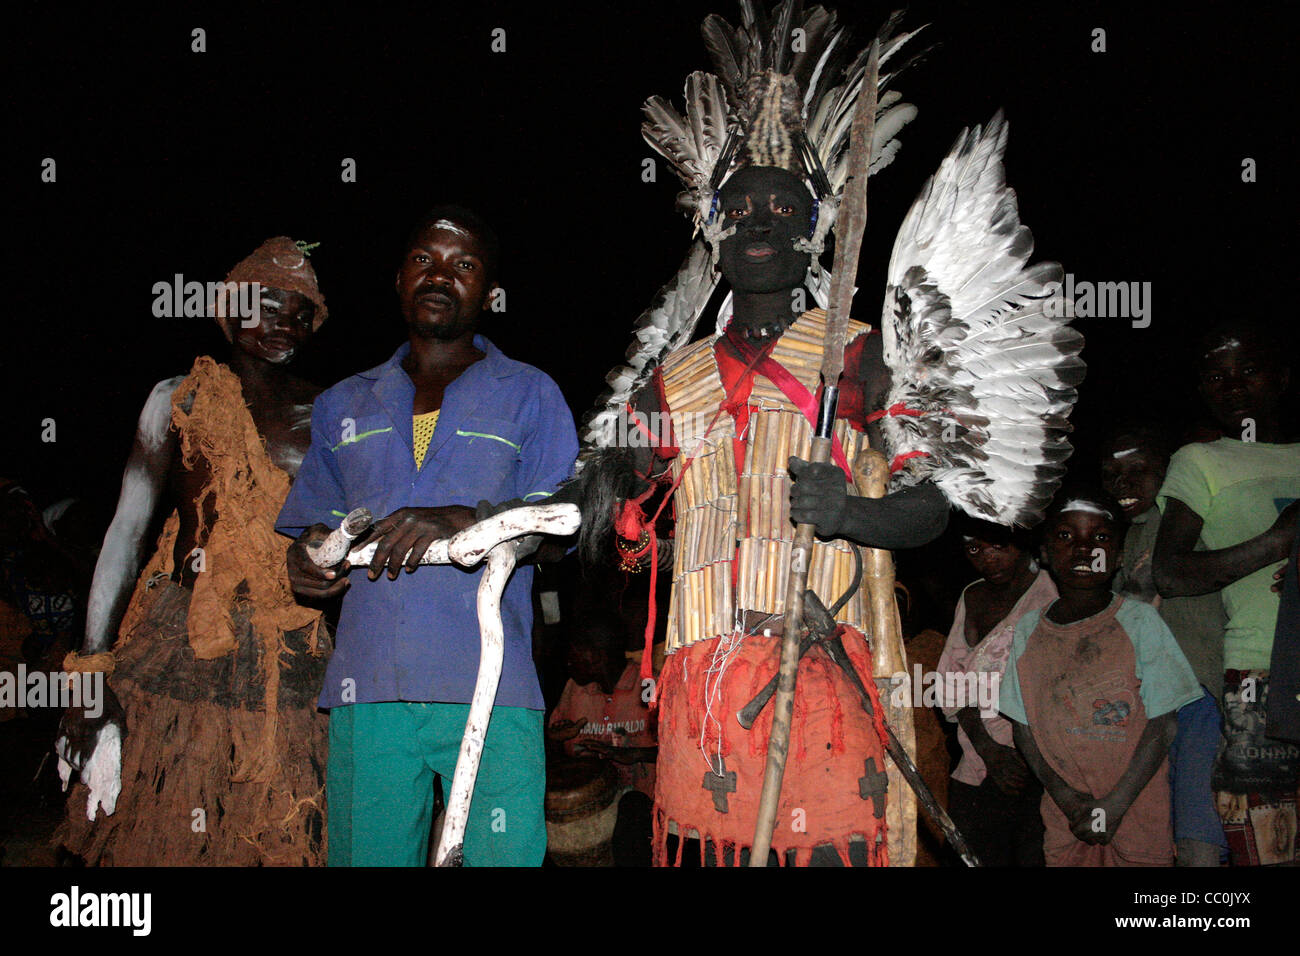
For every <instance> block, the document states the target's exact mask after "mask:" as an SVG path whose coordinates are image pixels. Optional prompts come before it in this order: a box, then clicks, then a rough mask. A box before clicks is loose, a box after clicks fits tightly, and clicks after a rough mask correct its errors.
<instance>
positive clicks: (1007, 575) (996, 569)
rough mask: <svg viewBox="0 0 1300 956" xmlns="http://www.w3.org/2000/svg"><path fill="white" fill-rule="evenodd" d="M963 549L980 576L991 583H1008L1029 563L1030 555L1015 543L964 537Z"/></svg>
mask: <svg viewBox="0 0 1300 956" xmlns="http://www.w3.org/2000/svg"><path fill="white" fill-rule="evenodd" d="M962 551H963V552H964V553H965V555H966V560H967V561H969V562H970V563H971V565H972V566H973V567H974V568H975V570H976V571H978V572H979V576H980V577H982V578H983V579H984V580H985V581H988V582H989V583H990V584H1006V583H1008V582H1009V581H1011V580H1012V579H1013V578H1015V576H1016V574H1017V573H1018V572H1019V571H1020V570H1021V569H1022V568H1024V567H1027V566H1028V564H1029V555H1027V554H1026V553H1025V552H1024V551H1021V550H1020V549H1019V548H1017V547H1016V546H1015V545H1014V544H1008V543H1001V544H999V543H996V542H993V541H985V540H984V539H983V538H965V537H964V538H962Z"/></svg>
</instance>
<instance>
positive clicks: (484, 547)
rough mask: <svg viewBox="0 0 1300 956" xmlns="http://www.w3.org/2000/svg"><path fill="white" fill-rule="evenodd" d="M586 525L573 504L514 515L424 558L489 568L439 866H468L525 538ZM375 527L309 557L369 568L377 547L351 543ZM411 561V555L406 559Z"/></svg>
mask: <svg viewBox="0 0 1300 956" xmlns="http://www.w3.org/2000/svg"><path fill="white" fill-rule="evenodd" d="M580 520H581V519H580V516H579V514H578V508H577V506H576V505H571V504H549V505H532V506H528V507H523V508H514V509H511V510H509V511H503V512H501V513H500V514H496V515H493V516H492V517H490V518H487V519H485V520H483V521H480V522H478V523H477V524H474V525H472V526H470V527H468V528H466V529H465V530H464V531H461V532H459V533H458V534H456V535H455V536H453V537H450V538H444V539H442V540H440V541H434V542H433V543H432V544H431V545H429V547H428V548H427V550H425V552H424V554H423V555H422V556H420V558H419V563H420V564H458V565H460V566H461V567H471V566H473V565H475V564H478V563H479V562H480V561H483V562H485V564H486V567H485V568H484V571H483V577H482V580H481V581H480V582H479V587H478V619H479V635H480V638H481V640H482V650H481V652H480V655H479V669H478V678H477V680H476V681H475V683H474V696H473V698H472V699H471V701H470V707H469V718H468V719H467V720H466V721H465V735H464V737H463V738H462V739H461V745H460V757H459V758H458V759H457V761H456V774H455V776H454V777H453V779H452V784H451V793H450V795H449V797H448V800H447V816H446V822H445V823H444V824H443V828H442V837H441V839H440V840H439V841H438V848H437V850H436V851H435V854H434V865H435V866H458V865H460V864H461V862H462V850H463V846H464V842H465V825H466V822H467V821H468V819H469V805H470V800H471V799H472V797H473V794H474V781H475V779H476V778H477V776H478V767H479V760H480V758H481V757H482V756H483V741H484V739H485V738H486V736H487V727H488V721H489V720H490V719H491V717H492V703H493V701H494V700H495V699H496V693H497V684H498V682H499V681H500V679H501V666H502V662H503V659H504V654H505V630H504V628H503V626H502V623H501V594H502V592H503V591H504V590H505V587H506V582H507V581H509V579H510V575H511V574H512V573H513V572H514V569H515V564H516V562H517V560H518V558H519V552H520V550H521V546H522V547H524V548H526V547H527V544H526V543H524V542H521V541H520V540H519V539H521V538H526V537H527V536H530V535H537V534H550V535H570V534H573V533H574V532H575V531H577V530H578V524H579V522H580ZM371 521H372V516H371V514H370V512H369V511H368V510H366V509H365V508H358V509H357V510H356V511H353V512H352V513H351V514H349V515H348V516H347V517H346V518H344V519H343V522H342V523H341V524H340V526H339V527H338V528H337V529H336V530H334V531H332V532H330V534H329V535H328V536H327V537H326V538H325V539H324V540H323V541H320V542H319V543H314V544H306V543H305V542H302V550H303V551H305V553H306V555H307V556H308V557H309V558H310V559H311V561H312V562H313V563H314V564H315V565H316V567H317V568H319V569H324V568H331V567H335V566H336V565H340V564H341V563H342V562H344V561H345V560H346V561H347V563H348V565H349V566H351V567H355V566H358V565H362V564H368V563H370V561H371V560H373V558H374V556H375V551H376V549H377V547H378V542H370V543H368V544H365V545H362V546H360V547H358V548H355V549H353V547H352V543H353V541H355V540H356V539H357V538H358V537H360V536H361V535H362V534H363V533H364V532H365V531H366V530H367V529H369V528H370V525H371ZM295 547H297V545H295ZM411 557H412V555H410V554H408V555H407V560H408V561H409V560H410V558H411ZM334 586H336V585H331V587H334Z"/></svg>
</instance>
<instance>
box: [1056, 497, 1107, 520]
mask: <svg viewBox="0 0 1300 956" xmlns="http://www.w3.org/2000/svg"><path fill="white" fill-rule="evenodd" d="M1067 511H1083V512H1086V513H1087V514H1090V515H1103V516H1105V517H1107V518H1109V519H1110V520H1111V521H1114V520H1115V516H1114V515H1113V514H1111V513H1110V512H1109V511H1107V510H1106V509H1105V508H1098V507H1097V506H1096V505H1094V504H1093V503H1092V502H1091V501H1082V500H1080V499H1078V498H1072V499H1071V500H1069V501H1067V502H1066V503H1065V504H1063V505H1062V506H1061V514H1065V513H1066V512H1067Z"/></svg>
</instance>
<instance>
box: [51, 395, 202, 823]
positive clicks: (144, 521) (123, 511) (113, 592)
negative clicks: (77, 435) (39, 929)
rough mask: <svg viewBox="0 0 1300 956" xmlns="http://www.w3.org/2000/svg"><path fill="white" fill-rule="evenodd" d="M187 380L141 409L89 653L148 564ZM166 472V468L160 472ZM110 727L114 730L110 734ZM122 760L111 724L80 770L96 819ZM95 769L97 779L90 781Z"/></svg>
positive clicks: (99, 569)
mask: <svg viewBox="0 0 1300 956" xmlns="http://www.w3.org/2000/svg"><path fill="white" fill-rule="evenodd" d="M184 380H185V376H184V375H177V376H175V377H174V378H169V379H166V380H164V381H161V382H159V383H158V384H157V385H155V386H154V389H153V391H152V392H150V394H149V399H148V400H147V401H146V402H145V405H144V410H143V411H141V412H140V420H139V422H138V424H137V425H136V432H135V447H133V448H132V449H131V457H130V458H129V459H128V460H127V463H126V471H125V473H124V474H123V475H122V490H121V492H120V493H119V495H118V499H117V510H116V511H115V512H114V513H113V522H112V524H110V525H109V526H108V533H107V534H105V535H104V544H103V547H102V548H101V549H100V552H99V560H98V561H97V562H96V563H95V576H94V578H93V579H92V581H91V584H90V596H89V598H88V599H87V601H86V636H85V639H84V641H83V642H82V647H81V650H82V653H83V654H94V653H100V652H103V651H107V650H109V649H110V648H111V647H112V646H113V643H114V641H113V638H114V632H115V631H116V630H117V625H118V623H119V622H120V621H121V619H122V614H123V613H124V612H125V605H126V602H127V601H129V600H130V598H131V591H132V588H133V586H134V584H135V579H136V576H137V575H139V573H140V567H141V565H142V564H143V563H144V547H145V535H147V534H148V532H149V523H150V522H151V521H152V520H153V516H154V511H155V510H156V508H157V507H158V502H159V500H160V499H161V497H162V492H163V487H164V483H165V479H161V478H159V477H158V474H156V473H158V472H159V469H158V467H157V466H158V465H159V464H160V463H161V461H160V459H162V458H164V457H170V455H171V447H170V429H171V421H172V393H173V392H175V391H176V388H177V386H179V385H180V383H181V382H183V381H184ZM151 465H152V466H153V467H152V468H151V467H150V466H151ZM165 472H166V468H165V467H164V468H163V469H162V471H161V472H160V473H162V474H165ZM110 729H111V730H112V731H113V732H112V734H109V733H108V731H109V730H110ZM60 740H61V741H62V740H63V738H60ZM64 743H66V741H64ZM56 749H57V744H56ZM121 764H122V736H121V728H120V727H118V726H117V725H116V724H114V723H111V722H110V723H107V724H105V725H104V727H103V728H102V729H101V730H100V731H99V734H98V735H97V736H96V738H95V747H94V749H93V750H92V751H91V753H90V756H89V757H87V758H86V762H85V765H84V766H82V767H77V768H75V769H77V770H80V771H81V773H82V779H83V780H85V782H86V783H87V785H89V786H90V787H91V799H90V801H88V803H87V806H86V812H87V814H88V815H89V816H90V819H92V820H93V819H94V818H95V807H96V805H97V804H102V805H103V807H104V812H105V813H109V814H111V813H112V812H113V810H114V809H116V807H117V795H118V793H119V792H120V791H121V789H122V782H121ZM65 768H68V769H73V768H71V767H70V765H69V764H67V763H66V761H64V759H63V756H62V754H60V756H59V775H60V776H61V777H64V785H65V787H66V785H67V778H66V776H65V775H64V771H65ZM92 768H93V772H94V775H95V780H96V783H92V782H91V780H90V776H89V775H90V774H91V772H92Z"/></svg>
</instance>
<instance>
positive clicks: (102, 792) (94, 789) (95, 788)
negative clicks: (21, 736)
mask: <svg viewBox="0 0 1300 956" xmlns="http://www.w3.org/2000/svg"><path fill="white" fill-rule="evenodd" d="M67 751H68V738H67V737H60V738H59V739H58V740H56V741H55V742H54V752H55V753H57V754H58V756H59V779H60V780H62V781H63V789H64V790H65V791H66V790H67V789H68V780H69V779H70V778H71V776H72V771H73V766H72V764H70V763H69V762H68V761H67V760H66V759H65V757H66V755H67ZM80 769H81V782H82V783H84V784H85V785H86V786H87V787H89V788H90V795H89V796H88V797H86V819H87V820H89V821H91V822H92V823H93V822H95V811H96V810H98V809H99V807H101V806H102V807H103V808H104V813H105V815H107V816H111V815H112V813H113V811H114V810H116V809H117V797H118V794H120V793H121V792H122V729H121V728H120V727H118V725H117V724H113V723H109V724H105V725H104V726H103V727H101V728H100V729H99V732H98V733H97V734H96V735H95V748H94V750H92V751H91V754H90V757H89V758H87V760H86V762H85V764H84V765H83V766H82V767H81V768H80Z"/></svg>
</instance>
